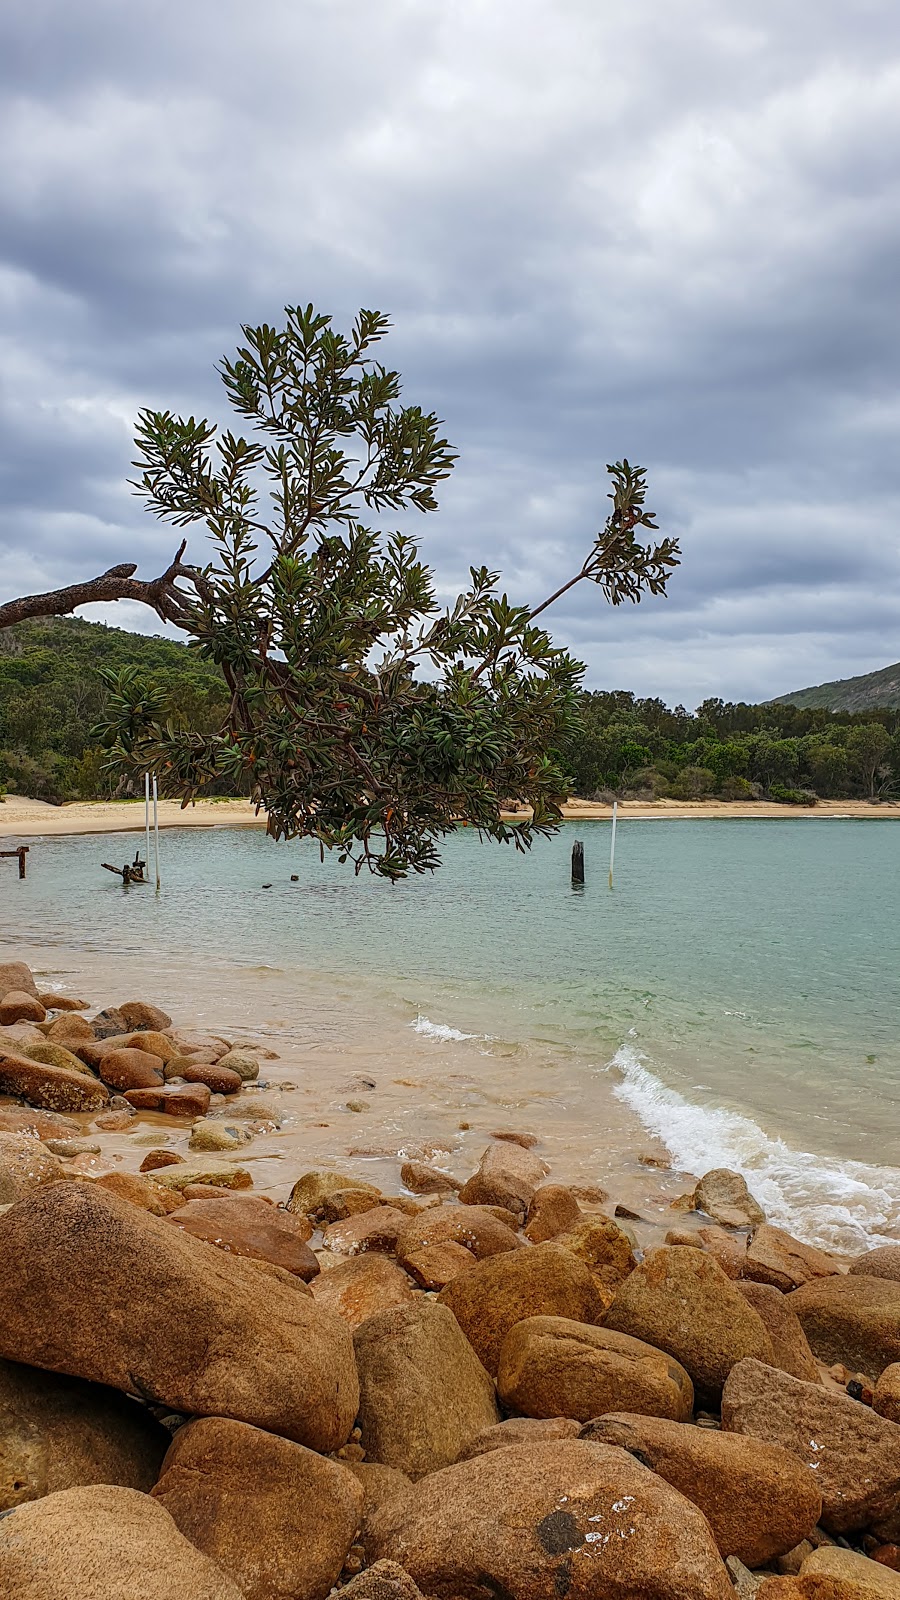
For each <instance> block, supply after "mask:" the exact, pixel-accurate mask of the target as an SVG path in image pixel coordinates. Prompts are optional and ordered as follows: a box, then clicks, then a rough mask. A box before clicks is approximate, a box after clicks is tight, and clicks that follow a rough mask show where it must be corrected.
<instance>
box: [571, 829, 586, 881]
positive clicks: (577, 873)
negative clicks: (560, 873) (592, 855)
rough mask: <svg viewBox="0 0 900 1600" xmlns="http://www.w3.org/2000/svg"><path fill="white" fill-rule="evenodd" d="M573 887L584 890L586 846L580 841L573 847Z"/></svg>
mask: <svg viewBox="0 0 900 1600" xmlns="http://www.w3.org/2000/svg"><path fill="white" fill-rule="evenodd" d="M572 887H573V888H581V889H583V888H584V845H583V844H582V842H581V840H580V839H576V840H575V843H574V844H573V846H572Z"/></svg>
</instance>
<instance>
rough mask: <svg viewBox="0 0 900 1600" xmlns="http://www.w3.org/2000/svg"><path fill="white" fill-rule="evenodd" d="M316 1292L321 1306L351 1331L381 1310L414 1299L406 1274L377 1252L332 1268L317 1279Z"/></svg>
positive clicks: (313, 1288)
mask: <svg viewBox="0 0 900 1600" xmlns="http://www.w3.org/2000/svg"><path fill="white" fill-rule="evenodd" d="M312 1292H313V1296H314V1298H315V1300H316V1301H317V1303H318V1304H319V1305H321V1306H326V1307H327V1308H328V1310H329V1311H333V1312H335V1313H336V1314H337V1316H339V1317H341V1318H342V1320H343V1321H344V1322H347V1323H349V1324H350V1327H351V1328H357V1327H359V1324H360V1323H361V1322H365V1320H366V1318H367V1317H374V1316H376V1315H377V1313H378V1312H379V1311H388V1310H390V1309H391V1307H393V1306H406V1305H409V1304H410V1302H411V1301H412V1300H413V1298H414V1290H413V1286H412V1283H411V1281H410V1279H409V1278H408V1277H407V1275H406V1273H405V1272H402V1271H401V1270H400V1268H399V1267H398V1266H395V1264H394V1262H393V1261H388V1259H387V1257H386V1256H383V1255H379V1254H378V1253H377V1252H372V1253H371V1254H367V1255H361V1256H353V1257H352V1258H351V1259H350V1260H349V1261H341V1262H339V1263H338V1265H337V1266H335V1267H328V1268H327V1269H326V1271H324V1272H322V1273H320V1274H319V1276H318V1277H317V1278H315V1279H314V1280H313V1285H312Z"/></svg>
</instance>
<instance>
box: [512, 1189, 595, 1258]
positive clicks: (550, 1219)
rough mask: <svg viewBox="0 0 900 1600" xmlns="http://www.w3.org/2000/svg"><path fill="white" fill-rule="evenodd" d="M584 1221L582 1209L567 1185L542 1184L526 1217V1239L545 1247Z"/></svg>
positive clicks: (532, 1199)
mask: <svg viewBox="0 0 900 1600" xmlns="http://www.w3.org/2000/svg"><path fill="white" fill-rule="evenodd" d="M580 1221H581V1207H580V1205H579V1204H578V1201H577V1200H576V1199H575V1196H574V1195H573V1193H572V1191H571V1189H567V1188H566V1186H565V1184H563V1183H542V1184H540V1185H539V1186H538V1188H537V1189H535V1191H534V1194H533V1195H532V1197H531V1204H530V1205H529V1207H528V1214H527V1216H526V1218H525V1237H526V1239H530V1240H531V1243H532V1244H545V1243H546V1241H547V1240H548V1239H555V1238H556V1237H557V1236H558V1235H559V1234H561V1233H566V1232H568V1230H569V1229H570V1228H574V1227H576V1226H577V1224H578V1223H579V1222H580Z"/></svg>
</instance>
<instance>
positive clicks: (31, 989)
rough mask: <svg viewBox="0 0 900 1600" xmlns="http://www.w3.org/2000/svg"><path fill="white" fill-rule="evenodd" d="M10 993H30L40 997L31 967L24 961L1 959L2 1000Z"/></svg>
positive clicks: (33, 997) (35, 997)
mask: <svg viewBox="0 0 900 1600" xmlns="http://www.w3.org/2000/svg"><path fill="white" fill-rule="evenodd" d="M8 994H30V995H31V996H32V999H34V1000H36V999H37V998H38V991H37V984H36V983H35V981H34V978H33V976H32V972H31V968H30V967H27V966H26V965H25V962H24V961H0V1000H3V999H4V998H5V997H6V995H8Z"/></svg>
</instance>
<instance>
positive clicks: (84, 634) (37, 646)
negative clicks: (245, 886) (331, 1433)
mask: <svg viewBox="0 0 900 1600" xmlns="http://www.w3.org/2000/svg"><path fill="white" fill-rule="evenodd" d="M124 668H130V669H131V670H133V671H136V672H138V673H139V674H141V675H142V676H143V677H144V678H147V679H152V681H153V682H154V684H155V685H157V686H158V688H159V689H160V690H161V691H162V692H164V693H165V694H167V695H168V697H169V702H170V705H171V706H172V708H173V714H176V715H179V716H181V717H182V718H183V719H184V720H185V722H186V723H187V725H188V726H189V727H191V728H193V729H197V730H201V729H211V728H213V727H217V726H218V725H219V724H220V722H221V719H222V717H223V715H224V713H225V708H226V706H227V703H228V696H227V691H226V688H225V683H224V680H223V678H222V676H221V674H220V673H219V672H218V671H217V670H216V669H215V667H211V666H209V665H208V664H207V663H205V662H203V661H201V660H200V659H199V658H198V656H197V654H196V652H194V651H192V650H189V649H188V648H187V647H186V646H185V645H183V644H176V643H174V642H173V641H170V640H168V639H154V638H148V637H146V636H144V635H142V634H134V633H126V632H124V631H123V630H122V629H120V628H107V627H104V626H103V625H102V624H101V623H97V622H84V621H82V620H81V619H80V618H65V619H62V618H61V619H52V620H50V619H48V620H46V621H40V622H20V623H19V624H18V625H17V626H16V627H14V628H9V629H7V630H6V631H0V784H3V785H5V787H6V788H7V789H12V790H16V791H18V792H19V793H20V794H27V795H31V796H33V797H34V798H35V799H38V800H49V801H52V802H54V803H58V802H60V801H63V800H76V799H82V800H98V799H105V798H109V797H110V796H111V795H113V794H114V793H115V792H116V789H117V786H118V781H119V780H118V777H117V775H111V774H110V772H109V771H108V770H107V765H106V757H105V755H104V753H103V752H102V751H101V750H99V749H98V748H97V747H96V746H97V741H96V739H95V737H94V732H93V730H94V724H95V723H96V722H97V721H98V720H99V719H101V718H102V717H103V716H104V715H105V713H106V708H107V701H108V690H107V685H106V683H105V681H104V677H103V673H104V672H109V671H113V672H118V671H121V670H122V669H124Z"/></svg>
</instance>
